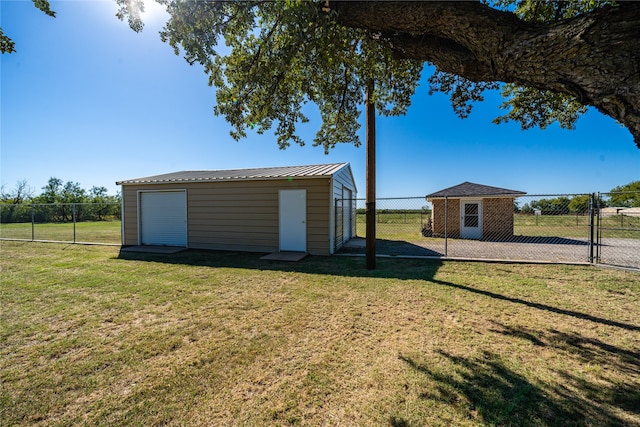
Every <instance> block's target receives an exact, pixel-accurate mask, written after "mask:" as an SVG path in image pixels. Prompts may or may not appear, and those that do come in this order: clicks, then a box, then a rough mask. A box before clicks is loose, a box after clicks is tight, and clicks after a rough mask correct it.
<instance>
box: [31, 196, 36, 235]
mask: <svg viewBox="0 0 640 427" xmlns="http://www.w3.org/2000/svg"><path fill="white" fill-rule="evenodd" d="M34 240H36V206H35V205H31V241H32V242H33V241H34Z"/></svg>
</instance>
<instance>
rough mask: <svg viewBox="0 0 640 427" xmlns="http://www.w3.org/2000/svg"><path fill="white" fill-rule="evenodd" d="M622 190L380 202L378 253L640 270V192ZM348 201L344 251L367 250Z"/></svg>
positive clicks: (361, 221)
mask: <svg viewBox="0 0 640 427" xmlns="http://www.w3.org/2000/svg"><path fill="white" fill-rule="evenodd" d="M620 194H621V193H615V194H614V193H611V194H604V193H603V194H595V193H594V194H551V195H549V194H546V195H526V196H520V197H517V198H513V197H485V198H469V199H460V198H440V199H434V200H430V201H427V200H426V199H425V198H424V197H407V198H385V199H378V200H376V237H377V241H376V252H377V253H378V254H380V255H392V256H394V255H395V256H426V257H436V258H465V259H492V260H505V261H544V262H566V263H589V262H591V263H602V264H610V265H617V266H623V267H629V268H640V208H638V207H630V206H629V205H631V204H632V203H634V202H633V201H634V200H640V194H638V193H630V194H628V195H627V196H628V198H627V199H624V198H621V197H620ZM616 202H617V203H619V204H623V206H613V204H616ZM352 204H353V205H354V206H356V207H357V208H356V221H355V224H356V233H355V235H356V236H357V237H356V238H355V239H353V240H352V241H351V242H349V243H347V244H345V245H344V247H342V248H341V251H342V252H351V253H364V239H365V238H366V227H365V208H364V206H365V201H364V200H363V199H357V200H354V201H353V202H352ZM624 205H626V206H624Z"/></svg>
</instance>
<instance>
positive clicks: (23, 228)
mask: <svg viewBox="0 0 640 427" xmlns="http://www.w3.org/2000/svg"><path fill="white" fill-rule="evenodd" d="M121 224H122V223H121V222H120V221H83V222H78V223H76V226H75V228H76V229H75V239H76V240H75V241H76V242H91V243H112V244H120V243H121V241H122V240H121V237H120V236H121ZM32 231H33V237H34V240H56V241H63V242H73V223H45V224H35V225H34V227H33V230H32V227H31V223H9V224H0V237H2V238H5V239H26V240H31V238H32Z"/></svg>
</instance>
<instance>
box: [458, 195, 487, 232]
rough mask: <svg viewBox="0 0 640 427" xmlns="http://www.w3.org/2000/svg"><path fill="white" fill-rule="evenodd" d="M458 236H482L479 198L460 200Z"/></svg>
mask: <svg viewBox="0 0 640 427" xmlns="http://www.w3.org/2000/svg"><path fill="white" fill-rule="evenodd" d="M460 237H462V238H463V239H480V238H482V202H481V201H480V200H474V201H461V202H460Z"/></svg>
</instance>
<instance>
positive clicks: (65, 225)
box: [0, 203, 122, 245]
mask: <svg viewBox="0 0 640 427" xmlns="http://www.w3.org/2000/svg"><path fill="white" fill-rule="evenodd" d="M120 211H121V205H120V203H52V204H0V238H1V239H4V240H27V241H52V242H65V243H93V244H107V245H120V243H121V241H122V239H121V215H120Z"/></svg>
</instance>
